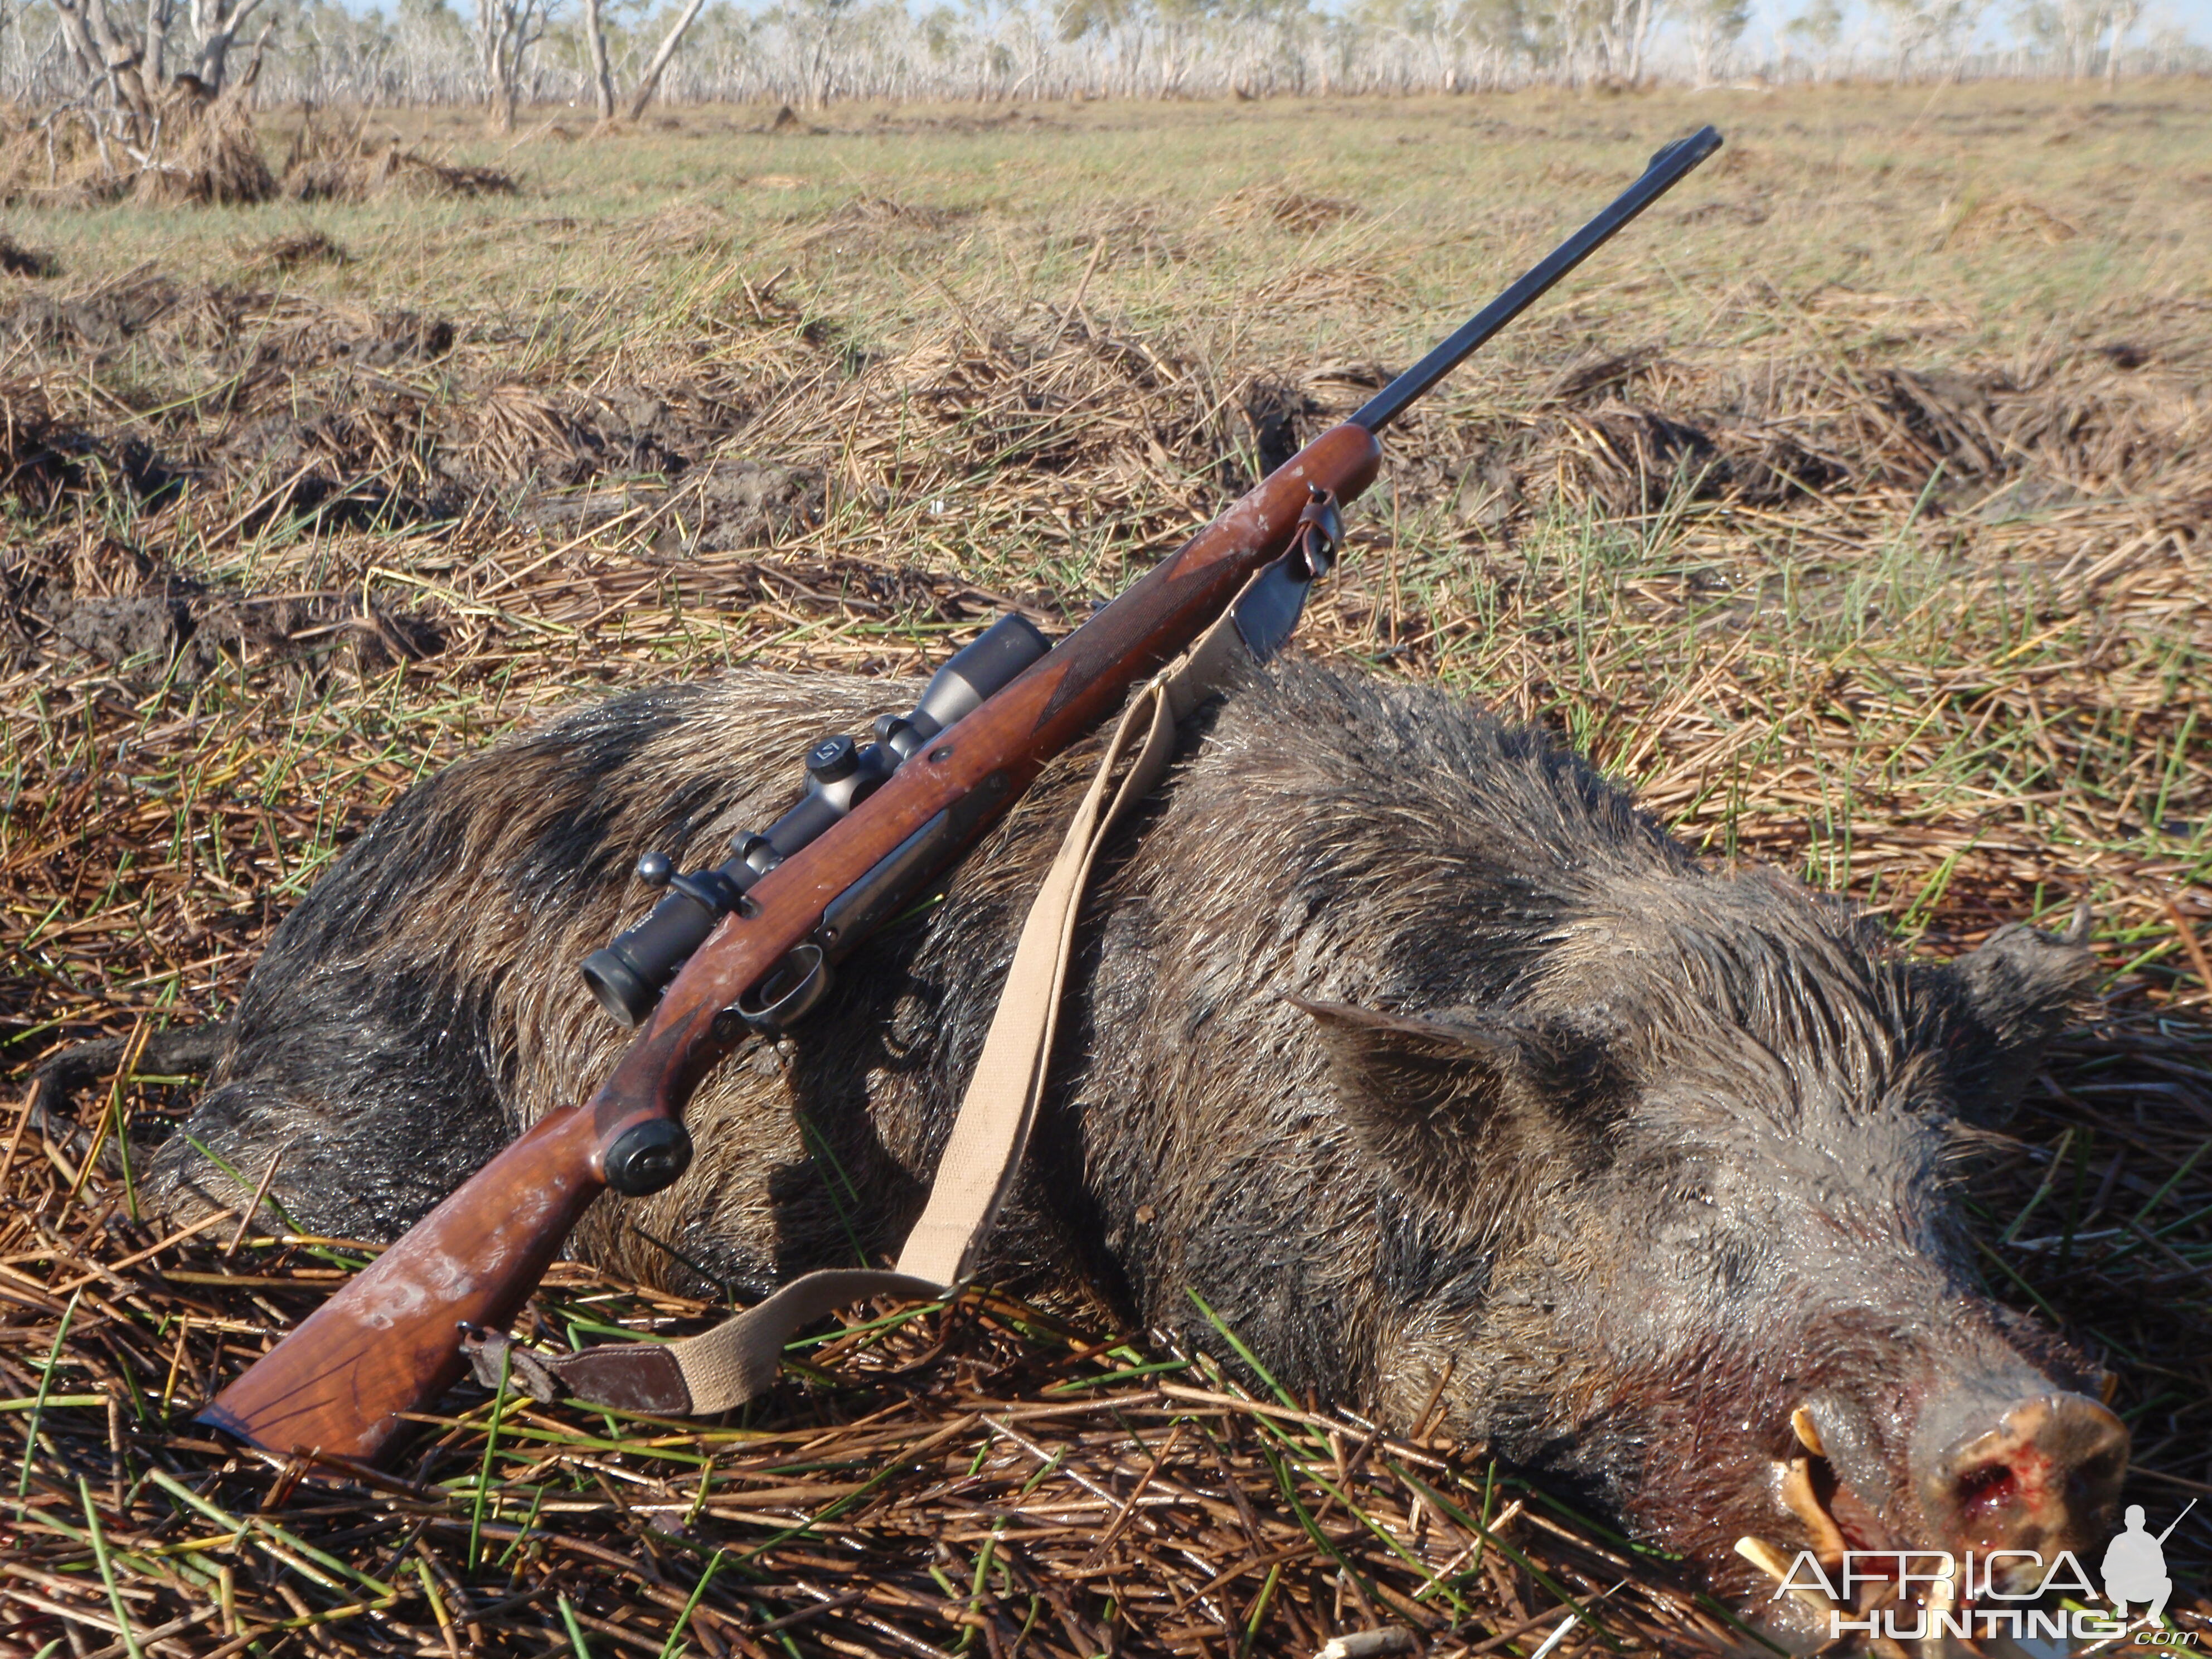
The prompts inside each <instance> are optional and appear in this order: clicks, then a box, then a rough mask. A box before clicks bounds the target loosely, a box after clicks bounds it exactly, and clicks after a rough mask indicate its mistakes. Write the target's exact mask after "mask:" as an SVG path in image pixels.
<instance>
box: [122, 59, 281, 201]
mask: <svg viewBox="0 0 2212 1659" xmlns="http://www.w3.org/2000/svg"><path fill="white" fill-rule="evenodd" d="M252 95H253V89H252V82H246V83H244V84H242V85H240V86H239V87H235V88H231V89H229V90H228V91H226V92H224V93H222V94H221V95H220V96H218V97H216V98H215V99H213V100H210V101H209V102H207V103H206V104H205V105H204V106H193V105H191V103H189V102H186V101H184V100H173V102H172V106H171V112H170V118H171V120H172V121H173V122H178V123H180V124H181V125H182V127H183V130H184V137H183V138H182V140H181V141H179V143H178V144H177V146H176V149H175V150H174V151H173V152H172V153H170V154H168V155H163V154H162V153H161V152H160V151H156V152H155V154H154V155H153V156H152V159H151V160H150V161H148V162H147V163H146V164H145V165H143V166H142V167H140V168H139V169H138V171H137V177H136V179H134V181H133V183H132V185H131V196H132V198H133V199H134V200H136V201H138V202H140V203H143V204H149V205H152V206H157V207H179V206H183V207H233V206H238V205H240V204H247V203H252V202H266V201H269V200H270V199H271V198H272V197H275V196H276V174H275V173H271V172H270V170H269V161H268V158H267V157H266V156H264V155H263V154H262V153H261V136H260V134H259V133H258V132H257V131H255V130H254V125H253V104H252Z"/></svg>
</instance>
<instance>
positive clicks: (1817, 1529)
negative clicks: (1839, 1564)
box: [1782, 1457, 1850, 1561]
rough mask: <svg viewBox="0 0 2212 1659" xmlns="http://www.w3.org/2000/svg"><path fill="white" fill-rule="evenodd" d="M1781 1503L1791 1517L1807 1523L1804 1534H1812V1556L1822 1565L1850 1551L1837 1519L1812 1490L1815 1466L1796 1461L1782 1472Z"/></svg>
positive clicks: (1796, 1458) (1792, 1459) (1807, 1460)
mask: <svg viewBox="0 0 2212 1659" xmlns="http://www.w3.org/2000/svg"><path fill="white" fill-rule="evenodd" d="M1782 1501H1783V1502H1784V1504H1788V1505H1789V1506H1790V1514H1792V1515H1794V1516H1796V1517H1797V1518H1798V1519H1799V1520H1800V1521H1802V1522H1804V1523H1805V1530H1806V1531H1808V1532H1809V1533H1811V1534H1813V1552H1814V1554H1816V1555H1818V1556H1819V1557H1820V1559H1821V1560H1823V1561H1839V1560H1841V1559H1843V1556H1844V1551H1845V1550H1847V1549H1848V1548H1850V1546H1849V1545H1848V1544H1846V1543H1845V1542H1844V1531H1843V1528H1841V1527H1838V1525H1837V1524H1836V1517H1835V1516H1832V1515H1830V1514H1829V1513H1828V1510H1827V1506H1826V1504H1823V1503H1821V1502H1820V1494H1819V1493H1817V1492H1814V1490H1813V1465H1812V1462H1811V1461H1810V1460H1809V1459H1807V1458H1802V1457H1793V1458H1791V1459H1790V1462H1789V1463H1788V1464H1787V1465H1785V1466H1784V1468H1783V1471H1782Z"/></svg>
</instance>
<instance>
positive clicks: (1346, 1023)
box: [1287, 996, 1528, 1210]
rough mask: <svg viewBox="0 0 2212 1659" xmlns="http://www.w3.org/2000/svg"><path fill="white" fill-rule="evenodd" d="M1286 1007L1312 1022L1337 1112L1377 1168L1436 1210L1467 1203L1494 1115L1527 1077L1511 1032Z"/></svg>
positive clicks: (1324, 1005) (1327, 1005)
mask: <svg viewBox="0 0 2212 1659" xmlns="http://www.w3.org/2000/svg"><path fill="white" fill-rule="evenodd" d="M1287 1000H1289V1001H1290V1002H1291V1003H1292V1004H1293V1005H1294V1006H1297V1007H1299V1008H1302V1009H1304V1011H1305V1012H1307V1013H1309V1014H1310V1015H1312V1016H1313V1018H1314V1020H1315V1023H1316V1026H1317V1028H1318V1029H1319V1030H1320V1033H1321V1036H1322V1042H1323V1044H1324V1046H1325V1047H1326V1048H1327V1050H1328V1060H1329V1071H1330V1076H1331V1080H1332V1081H1333V1082H1334V1085H1335V1089H1336V1095H1337V1103H1338V1109H1339V1110H1340V1112H1341V1113H1342V1114H1343V1116H1344V1118H1345V1121H1346V1122H1347V1123H1349V1124H1350V1125H1351V1127H1352V1129H1353V1131H1354V1132H1355V1133H1358V1136H1359V1138H1360V1139H1361V1141H1362V1142H1363V1143H1364V1145H1365V1146H1366V1147H1367V1149H1368V1151H1369V1152H1370V1153H1371V1154H1373V1156H1374V1157H1375V1158H1376V1161H1377V1162H1378V1163H1380V1164H1382V1165H1383V1167H1384V1168H1385V1169H1386V1170H1388V1171H1389V1173H1390V1175H1391V1176H1392V1177H1393V1178H1394V1179H1395V1181H1396V1182H1398V1183H1399V1184H1400V1185H1401V1186H1403V1187H1405V1188H1407V1189H1408V1190H1410V1191H1412V1192H1413V1193H1415V1194H1419V1195H1420V1196H1421V1197H1423V1198H1425V1199H1426V1200H1428V1201H1429V1202H1430V1203H1431V1204H1433V1205H1436V1206H1438V1207H1440V1208H1443V1209H1447V1210H1459V1209H1462V1208H1463V1207H1464V1206H1467V1205H1468V1204H1469V1203H1470V1202H1472V1201H1473V1200H1474V1197H1475V1194H1476V1181H1477V1175H1478V1163H1477V1160H1478V1158H1479V1157H1480V1152H1481V1150H1482V1148H1483V1146H1484V1144H1485V1142H1486V1141H1488V1140H1491V1139H1492V1137H1493V1135H1494V1133H1495V1132H1496V1125H1495V1121H1494V1120H1495V1118H1496V1116H1497V1115H1498V1108H1499V1107H1500V1106H1501V1105H1502V1104H1503V1103H1504V1098H1505V1097H1506V1095H1507V1093H1508V1091H1509V1090H1510V1088H1511V1086H1512V1084H1513V1081H1514V1079H1516V1076H1520V1075H1522V1074H1524V1073H1525V1072H1526V1071H1527V1069H1528V1054H1526V1052H1525V1050H1524V1046H1523V1042H1522V1040H1521V1039H1520V1038H1519V1037H1518V1036H1516V1034H1515V1033H1513V1032H1512V1031H1511V1030H1510V1029H1507V1030H1484V1029H1482V1028H1480V1027H1476V1026H1473V1025H1468V1024H1460V1023H1458V1022H1456V1021H1451V1020H1438V1019H1423V1018H1409V1017H1407V1016H1406V1015H1402V1014H1389V1013H1383V1012H1380V1011H1379V1010H1376V1009H1372V1008H1359V1007H1354V1006H1351V1005H1349V1004H1346V1003H1340V1002H1313V1001H1309V1000H1306V999H1305V998H1304V997H1299V996H1291V997H1290V998H1288V999H1287Z"/></svg>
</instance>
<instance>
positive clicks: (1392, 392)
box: [1352, 127, 1721, 432]
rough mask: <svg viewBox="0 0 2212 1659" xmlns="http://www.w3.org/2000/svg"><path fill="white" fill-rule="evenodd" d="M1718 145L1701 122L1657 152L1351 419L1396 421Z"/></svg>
mask: <svg viewBox="0 0 2212 1659" xmlns="http://www.w3.org/2000/svg"><path fill="white" fill-rule="evenodd" d="M1720 147H1721V135H1720V133H1719V132H1718V131H1717V130H1716V129H1714V128H1712V127H1701V128H1699V130H1698V131H1695V132H1693V133H1692V134H1691V135H1690V136H1689V137H1686V138H1678V139H1676V140H1675V141H1674V143H1671V144H1669V145H1668V146H1667V148H1666V149H1662V150H1661V151H1660V152H1659V153H1658V154H1657V155H1654V156H1653V157H1652V158H1651V162H1650V166H1649V167H1645V168H1644V174H1643V177H1641V178H1639V179H1637V181H1636V182H1635V183H1634V184H1632V185H1630V186H1629V187H1628V188H1627V189H1626V190H1625V191H1621V193H1620V195H1619V196H1618V197H1615V198H1614V199H1613V202H1612V203H1611V204H1610V205H1608V206H1607V208H1606V210H1604V211H1603V212H1601V213H1600V214H1599V215H1598V216H1597V217H1596V218H1595V219H1593V220H1591V221H1590V222H1589V223H1588V224H1586V225H1584V226H1583V228H1581V229H1580V230H1578V231H1577V232H1576V233H1575V234H1573V235H1571V236H1570V237H1568V238H1567V240H1565V241H1564V242H1562V243H1560V244H1559V246H1557V247H1555V248H1553V250H1552V251H1551V252H1549V253H1547V254H1546V255H1545V256H1544V258H1543V259H1542V260H1541V262H1539V263H1538V264H1535V265H1534V266H1532V267H1530V269H1529V270H1528V274H1527V275H1525V276H1522V278H1521V280H1520V281H1519V282H1517V283H1514V284H1513V286H1512V287H1510V288H1509V289H1506V290H1505V292H1504V293H1503V294H1501V295H1498V297H1497V298H1496V299H1495V300H1492V301H1491V302H1490V303H1489V304H1488V305H1486V306H1485V307H1483V308H1482V309H1481V310H1480V311H1478V312H1476V313H1474V316H1472V317H1470V318H1469V319H1468V320H1467V321H1466V322H1465V323H1463V324H1462V325H1460V327H1459V329H1458V331H1456V332H1455V333H1454V334H1453V335H1452V337H1450V338H1449V339H1448V340H1446V341H1445V342H1444V343H1443V344H1442V345H1439V346H1438V347H1437V349H1435V350H1433V351H1431V353H1429V355H1428V356H1425V357H1424V358H1422V359H1421V361H1420V362H1418V363H1415V364H1414V365H1413V367H1412V368H1409V369H1407V371H1406V372H1405V373H1404V374H1401V375H1400V376H1399V377H1398V378H1397V379H1396V380H1393V381H1391V382H1390V384H1389V385H1388V386H1384V387H1383V389H1382V391H1380V392H1376V394H1375V395H1374V396H1373V397H1372V398H1369V399H1368V400H1367V402H1366V403H1365V404H1362V405H1361V406H1360V408H1359V410H1358V413H1356V414H1354V415H1353V416H1352V425H1354V426H1364V427H1365V428H1367V429H1368V430H1369V431H1370V432H1380V431H1381V430H1382V429H1383V428H1384V427H1386V426H1388V425H1389V424H1390V422H1393V421H1395V420H1396V419H1397V418H1398V416H1400V415H1401V414H1403V413H1404V412H1405V409H1406V405H1407V404H1410V403H1412V402H1413V399H1414V398H1418V397H1419V396H1420V395H1421V394H1422V393H1423V392H1426V391H1427V390H1428V389H1429V388H1430V387H1431V386H1434V385H1435V384H1436V383H1437V381H1438V380H1443V377H1444V376H1445V375H1447V374H1450V373H1451V372H1452V370H1454V369H1455V368H1458V367H1459V366H1460V364H1461V363H1462V362H1464V361H1465V360H1466V358H1467V357H1468V355H1469V354H1470V353H1472V352H1474V351H1475V350H1477V349H1480V347H1481V345H1482V343H1484V342H1485V341H1486V340H1487V339H1489V338H1490V337H1491V336H1492V335H1493V334H1495V333H1497V332H1498V330H1500V329H1502V328H1504V326H1505V325H1507V324H1508V323H1510V322H1511V321H1512V320H1513V319H1515V318H1516V317H1518V316H1519V315H1520V314H1521V313H1522V312H1524V311H1526V310H1527V309H1528V307H1530V306H1532V305H1534V304H1535V303H1536V301H1538V300H1540V299H1541V298H1542V297H1543V295H1544V294H1545V292H1546V290H1547V289H1550V288H1551V287H1552V285H1553V283H1557V282H1558V281H1559V278H1561V277H1562V276H1565V275H1566V274H1567V273H1568V272H1569V271H1571V270H1573V269H1574V268H1575V267H1576V266H1577V265H1578V264H1582V262H1583V260H1585V259H1587V258H1589V256H1590V255H1591V254H1593V253H1595V252H1597V250H1598V249H1599V248H1601V247H1602V246H1604V245H1605V243H1606V242H1607V240H1610V239H1611V238H1612V237H1613V234H1614V233H1615V232H1617V231H1619V230H1620V228H1621V227H1622V226H1623V225H1626V223H1627V222H1629V221H1630V220H1631V219H1633V218H1634V217H1635V216H1637V215H1638V214H1639V213H1641V212H1643V211H1644V209H1646V208H1648V207H1650V205H1651V204H1653V203H1654V202H1656V201H1657V200H1658V199H1659V198H1660V197H1662V196H1664V195H1665V194H1666V193H1667V192H1668V191H1670V190H1672V189H1674V186H1675V185H1678V184H1680V183H1681V181H1682V180H1683V179H1685V178H1686V177H1687V176H1688V175H1689V173H1690V171H1691V169H1692V168H1693V167H1696V166H1697V165H1698V164H1699V162H1700V161H1704V160H1705V158H1706V157H1707V156H1709V155H1711V154H1712V153H1713V152H1714V151H1715V150H1717V149H1719V148H1720Z"/></svg>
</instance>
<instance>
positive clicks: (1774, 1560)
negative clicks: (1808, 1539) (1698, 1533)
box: [1735, 1533, 1842, 1613]
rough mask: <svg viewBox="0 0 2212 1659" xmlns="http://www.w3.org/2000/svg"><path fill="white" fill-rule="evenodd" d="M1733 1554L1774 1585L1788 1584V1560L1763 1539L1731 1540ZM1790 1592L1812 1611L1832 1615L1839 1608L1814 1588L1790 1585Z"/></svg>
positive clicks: (1839, 1606) (1746, 1536) (1746, 1537)
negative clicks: (1761, 1573)
mask: <svg viewBox="0 0 2212 1659" xmlns="http://www.w3.org/2000/svg"><path fill="white" fill-rule="evenodd" d="M1735 1553H1737V1554H1738V1555H1741V1557H1743V1559H1745V1560H1747V1561H1748V1562H1750V1563H1751V1565H1753V1566H1754V1567H1757V1568H1758V1569H1759V1571H1761V1572H1763V1573H1765V1575H1766V1576H1767V1577H1769V1578H1771V1579H1772V1580H1773V1581H1774V1582H1775V1583H1778V1584H1788V1583H1790V1558H1789V1557H1788V1556H1786V1555H1784V1554H1783V1553H1782V1552H1781V1551H1780V1550H1778V1549H1777V1548H1775V1547H1774V1546H1773V1545H1771V1544H1770V1543H1768V1542H1767V1541H1765V1539H1764V1538H1754V1537H1753V1536H1751V1535H1750V1534H1748V1533H1747V1534H1745V1535H1744V1536H1742V1537H1741V1538H1739V1539H1737V1540H1736V1541H1735ZM1790 1595H1794V1596H1796V1598H1797V1599H1798V1600H1799V1601H1802V1602H1803V1603H1804V1604H1805V1605H1806V1606H1807V1607H1811V1608H1813V1609H1814V1611H1815V1612H1819V1613H1836V1612H1839V1611H1841V1609H1842V1604H1841V1603H1840V1602H1838V1601H1835V1600H1833V1599H1832V1597H1830V1596H1828V1595H1825V1594H1823V1593H1822V1591H1821V1590H1820V1588H1819V1587H1818V1586H1817V1585H1813V1584H1790Z"/></svg>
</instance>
